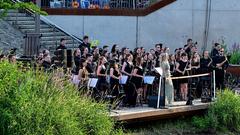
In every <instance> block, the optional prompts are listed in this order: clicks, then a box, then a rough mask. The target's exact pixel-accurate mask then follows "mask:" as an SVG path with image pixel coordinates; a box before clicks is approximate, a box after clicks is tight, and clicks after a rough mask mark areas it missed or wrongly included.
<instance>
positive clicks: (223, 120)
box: [192, 90, 240, 132]
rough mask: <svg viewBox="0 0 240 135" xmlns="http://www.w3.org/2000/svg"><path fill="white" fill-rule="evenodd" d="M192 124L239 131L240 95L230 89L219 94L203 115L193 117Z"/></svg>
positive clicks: (199, 126)
mask: <svg viewBox="0 0 240 135" xmlns="http://www.w3.org/2000/svg"><path fill="white" fill-rule="evenodd" d="M192 122H193V124H194V125H195V126H197V127H198V128H201V129H209V128H213V129H215V130H217V129H222V128H227V129H229V130H235V131H238V132H239V131H240V97H239V96H238V95H235V94H234V93H233V92H232V91H230V90H225V91H224V92H223V93H221V94H219V96H218V98H217V101H216V102H215V103H213V104H212V105H211V106H210V108H209V110H208V113H207V114H206V115H205V116H204V117H194V118H193V121H192Z"/></svg>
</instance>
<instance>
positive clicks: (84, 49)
mask: <svg viewBox="0 0 240 135" xmlns="http://www.w3.org/2000/svg"><path fill="white" fill-rule="evenodd" d="M88 52H89V50H88V48H87V47H83V53H82V58H83V59H86V58H87V54H88Z"/></svg>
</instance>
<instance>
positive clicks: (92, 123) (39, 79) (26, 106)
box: [0, 62, 121, 135]
mask: <svg viewBox="0 0 240 135" xmlns="http://www.w3.org/2000/svg"><path fill="white" fill-rule="evenodd" d="M56 74H57V73H52V74H46V73H42V72H40V71H31V70H29V71H25V72H23V71H20V70H18V67H17V65H13V64H9V63H7V62H2V63H0V134H2V135H39V134H44V135H45V134H46V135H53V134H54V135H55V134H59V135H81V134H82V135H86V134H90V135H108V134H113V133H114V134H116V133H121V131H114V122H113V120H112V119H111V118H110V117H109V115H108V112H107V111H106V110H107V109H106V105H105V104H104V103H95V102H93V101H91V100H90V99H87V98H84V97H80V96H79V95H78V92H77V91H76V90H75V88H74V86H73V85H71V84H70V83H69V81H68V80H65V79H64V78H63V77H62V78H59V77H57V76H56Z"/></svg>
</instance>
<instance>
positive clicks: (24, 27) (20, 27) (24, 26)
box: [18, 25, 50, 29]
mask: <svg viewBox="0 0 240 135" xmlns="http://www.w3.org/2000/svg"><path fill="white" fill-rule="evenodd" d="M18 28H19V29H34V28H35V25H18ZM41 28H50V26H48V25H41V26H40V29H41Z"/></svg>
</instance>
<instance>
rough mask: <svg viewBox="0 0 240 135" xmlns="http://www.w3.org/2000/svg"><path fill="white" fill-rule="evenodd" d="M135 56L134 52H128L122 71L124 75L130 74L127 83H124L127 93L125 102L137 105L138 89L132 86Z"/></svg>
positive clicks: (128, 104) (129, 104)
mask: <svg viewBox="0 0 240 135" xmlns="http://www.w3.org/2000/svg"><path fill="white" fill-rule="evenodd" d="M132 60H133V56H132V54H130V53H128V54H126V60H125V62H124V63H123V66H122V70H121V72H122V73H123V75H126V76H128V80H127V84H126V85H124V92H125V94H126V98H125V104H126V105H127V106H135V105H136V96H137V95H136V90H135V89H133V87H131V88H130V86H133V85H134V84H132V82H131V81H130V80H131V77H132V71H133V67H134V66H133V62H132Z"/></svg>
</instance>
